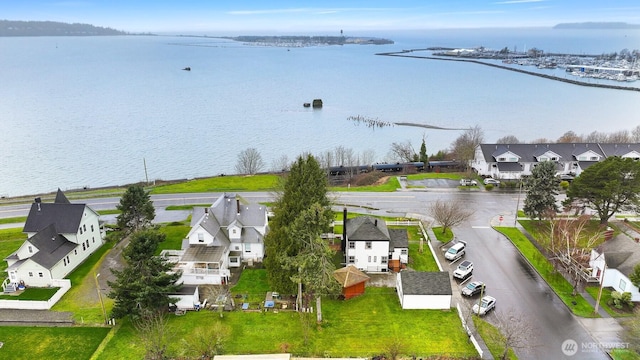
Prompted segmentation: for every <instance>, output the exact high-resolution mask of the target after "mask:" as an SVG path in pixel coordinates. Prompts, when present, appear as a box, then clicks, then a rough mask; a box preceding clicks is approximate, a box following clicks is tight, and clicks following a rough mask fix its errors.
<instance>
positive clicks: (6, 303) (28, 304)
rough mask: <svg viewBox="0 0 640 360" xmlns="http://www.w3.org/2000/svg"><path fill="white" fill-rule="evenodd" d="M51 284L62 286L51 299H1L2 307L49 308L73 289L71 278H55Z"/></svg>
mask: <svg viewBox="0 0 640 360" xmlns="http://www.w3.org/2000/svg"><path fill="white" fill-rule="evenodd" d="M51 286H52V287H60V289H59V290H58V291H56V293H55V294H53V296H52V297H51V298H50V299H49V300H41V301H36V300H0V309H18V310H49V309H51V307H52V306H53V305H55V303H57V302H58V300H60V298H61V297H62V295H64V294H66V293H67V291H69V289H71V280H68V279H59V280H58V279H54V280H52V281H51Z"/></svg>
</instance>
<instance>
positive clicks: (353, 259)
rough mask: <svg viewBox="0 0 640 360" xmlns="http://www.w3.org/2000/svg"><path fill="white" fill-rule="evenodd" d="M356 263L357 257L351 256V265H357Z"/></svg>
mask: <svg viewBox="0 0 640 360" xmlns="http://www.w3.org/2000/svg"><path fill="white" fill-rule="evenodd" d="M355 263H356V257H355V256H349V264H355Z"/></svg>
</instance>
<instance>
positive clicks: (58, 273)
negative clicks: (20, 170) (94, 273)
mask: <svg viewBox="0 0 640 360" xmlns="http://www.w3.org/2000/svg"><path fill="white" fill-rule="evenodd" d="M99 218H100V216H99V215H98V213H97V212H96V211H95V210H93V209H91V208H90V207H89V206H88V205H86V204H72V203H71V202H70V201H69V199H67V197H66V196H65V195H64V193H63V192H62V191H61V190H60V189H58V192H57V194H56V197H55V200H54V201H53V203H45V202H42V200H41V198H36V199H35V201H34V202H33V204H31V209H30V210H29V215H28V216H27V220H26V221H25V224H24V228H23V230H22V231H23V232H24V233H26V234H27V240H25V241H24V243H23V244H22V245H21V246H20V247H19V248H18V250H16V251H15V252H13V253H12V254H10V255H9V256H7V257H6V258H5V261H6V262H7V265H8V267H7V273H8V275H9V278H8V279H7V280H5V282H4V283H3V288H4V290H5V291H7V290H12V289H13V290H15V288H16V287H17V286H18V285H25V286H33V287H50V286H52V284H53V283H54V282H55V280H60V279H63V278H64V277H65V276H67V275H68V274H69V273H70V272H72V271H73V270H75V268H76V267H78V265H80V264H81V263H82V262H83V261H84V260H86V259H87V258H88V257H89V256H90V255H91V254H93V253H94V252H95V251H96V250H98V249H99V248H100V247H101V246H102V245H103V243H104V241H103V239H104V232H103V231H102V229H101V227H100V220H99Z"/></svg>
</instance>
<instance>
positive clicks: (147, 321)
mask: <svg viewBox="0 0 640 360" xmlns="http://www.w3.org/2000/svg"><path fill="white" fill-rule="evenodd" d="M134 326H135V328H136V330H138V334H139V336H140V338H141V340H142V343H143V344H144V348H145V351H146V354H145V357H144V358H145V359H149V360H160V359H166V358H168V356H167V347H168V345H169V342H170V336H171V334H170V331H169V327H168V321H167V317H166V315H165V313H163V312H161V311H147V312H145V313H144V314H143V315H142V316H140V318H139V319H138V320H137V321H136V322H135V323H134Z"/></svg>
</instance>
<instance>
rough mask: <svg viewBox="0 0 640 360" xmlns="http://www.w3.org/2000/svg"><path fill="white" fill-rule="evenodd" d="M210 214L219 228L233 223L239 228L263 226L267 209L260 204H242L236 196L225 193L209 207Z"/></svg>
mask: <svg viewBox="0 0 640 360" xmlns="http://www.w3.org/2000/svg"><path fill="white" fill-rule="evenodd" d="M209 211H210V212H211V213H213V215H214V216H215V217H216V219H218V222H219V223H220V226H223V227H226V226H229V225H230V224H231V223H233V222H239V223H240V224H241V226H254V227H255V226H265V225H266V220H265V219H266V218H267V207H266V206H264V205H261V204H248V205H246V204H242V201H241V200H240V198H238V197H236V194H233V193H225V194H224V195H223V196H221V197H220V198H218V199H217V200H216V201H215V202H214V203H213V205H211V207H210V210H209Z"/></svg>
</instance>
